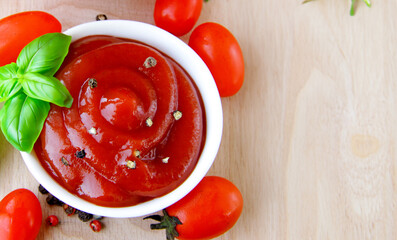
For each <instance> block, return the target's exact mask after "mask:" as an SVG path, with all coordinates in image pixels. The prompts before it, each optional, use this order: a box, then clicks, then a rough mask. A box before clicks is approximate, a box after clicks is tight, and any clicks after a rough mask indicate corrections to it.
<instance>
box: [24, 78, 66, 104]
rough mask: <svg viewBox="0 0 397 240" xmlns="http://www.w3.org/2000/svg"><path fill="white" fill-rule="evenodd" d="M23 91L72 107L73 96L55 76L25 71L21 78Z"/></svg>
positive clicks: (32, 95)
mask: <svg viewBox="0 0 397 240" xmlns="http://www.w3.org/2000/svg"><path fill="white" fill-rule="evenodd" d="M19 81H20V82H21V84H22V87H23V91H24V92H25V93H26V95H28V96H29V97H31V98H35V99H39V100H43V101H46V102H51V103H54V104H56V105H58V106H60V107H68V108H69V107H71V106H72V102H73V98H72V96H71V95H70V93H69V92H68V90H67V89H66V87H65V86H64V85H63V84H62V83H61V82H60V81H59V80H58V79H56V78H55V77H51V76H45V75H42V74H40V73H25V74H24V75H22V76H21V78H20V80H19Z"/></svg>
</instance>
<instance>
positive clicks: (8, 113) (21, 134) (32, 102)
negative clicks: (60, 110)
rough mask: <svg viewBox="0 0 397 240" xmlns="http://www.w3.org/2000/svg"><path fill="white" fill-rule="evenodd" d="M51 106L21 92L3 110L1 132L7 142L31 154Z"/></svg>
mask: <svg viewBox="0 0 397 240" xmlns="http://www.w3.org/2000/svg"><path fill="white" fill-rule="evenodd" d="M49 110H50V104H49V103H48V102H44V101H41V100H37V99H34V98H30V97H28V96H27V95H26V94H24V93H23V92H19V93H18V94H16V95H14V96H13V97H12V98H10V99H8V100H7V101H6V103H5V104H4V107H3V108H2V109H1V113H0V118H1V130H2V131H3V134H4V136H5V137H6V139H7V141H9V142H10V143H11V144H12V145H13V146H14V147H15V148H16V149H18V150H20V151H25V152H30V151H32V149H33V145H34V143H35V142H36V140H37V138H38V137H39V135H40V132H41V130H42V128H43V125H44V121H45V119H46V117H47V115H48V112H49Z"/></svg>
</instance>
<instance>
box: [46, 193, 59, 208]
mask: <svg viewBox="0 0 397 240" xmlns="http://www.w3.org/2000/svg"><path fill="white" fill-rule="evenodd" d="M46 202H47V203H48V205H57V206H62V205H63V202H62V201H61V200H59V199H58V198H56V197H55V196H53V195H52V194H50V195H48V197H47V198H46Z"/></svg>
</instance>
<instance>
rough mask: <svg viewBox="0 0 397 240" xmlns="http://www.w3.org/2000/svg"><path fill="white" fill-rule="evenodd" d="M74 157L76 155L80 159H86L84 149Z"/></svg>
mask: <svg viewBox="0 0 397 240" xmlns="http://www.w3.org/2000/svg"><path fill="white" fill-rule="evenodd" d="M74 155H76V157H78V158H84V157H85V151H84V149H83V150H81V151H77V152H76V153H75V154H74Z"/></svg>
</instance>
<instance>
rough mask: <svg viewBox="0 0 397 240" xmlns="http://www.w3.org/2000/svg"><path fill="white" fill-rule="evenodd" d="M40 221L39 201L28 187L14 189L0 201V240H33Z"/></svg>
mask: <svg viewBox="0 0 397 240" xmlns="http://www.w3.org/2000/svg"><path fill="white" fill-rule="evenodd" d="M41 221H42V212H41V206H40V202H39V200H38V199H37V197H36V195H34V193H33V192H31V191H30V190H28V189H24V188H21V189H16V190H14V191H12V192H10V193H9V194H8V195H7V196H5V197H4V198H3V200H1V202H0V239H1V240H34V239H35V238H36V236H37V234H38V233H39V230H40V226H41Z"/></svg>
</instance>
